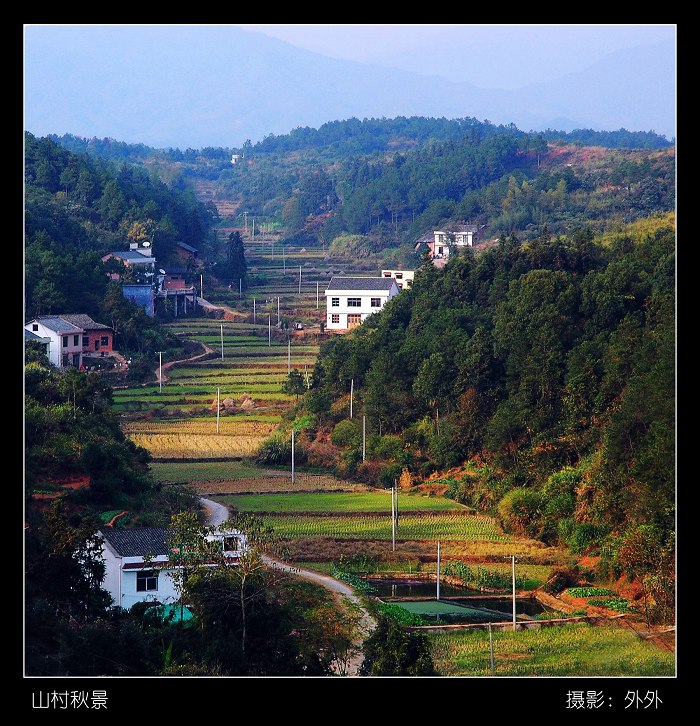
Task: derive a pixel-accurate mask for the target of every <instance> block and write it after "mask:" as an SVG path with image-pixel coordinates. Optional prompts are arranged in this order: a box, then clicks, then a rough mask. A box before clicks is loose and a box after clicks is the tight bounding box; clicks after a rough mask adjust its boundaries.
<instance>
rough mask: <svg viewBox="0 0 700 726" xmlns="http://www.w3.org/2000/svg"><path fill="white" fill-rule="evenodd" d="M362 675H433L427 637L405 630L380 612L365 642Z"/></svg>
mask: <svg viewBox="0 0 700 726" xmlns="http://www.w3.org/2000/svg"><path fill="white" fill-rule="evenodd" d="M363 651H364V656H365V657H364V660H363V661H362V665H361V666H360V671H359V674H360V675H363V676H434V675H437V674H436V672H435V666H434V664H433V659H432V656H431V655H430V644H429V643H428V639H427V638H426V637H425V636H424V635H422V634H419V633H414V632H410V631H408V630H406V629H405V628H404V627H403V626H401V625H400V624H399V623H397V622H396V621H395V620H394V619H393V618H387V617H386V616H383V615H380V616H379V619H378V622H377V627H376V628H375V630H374V631H373V632H372V635H370V636H369V638H367V640H366V641H365V644H364V647H363Z"/></svg>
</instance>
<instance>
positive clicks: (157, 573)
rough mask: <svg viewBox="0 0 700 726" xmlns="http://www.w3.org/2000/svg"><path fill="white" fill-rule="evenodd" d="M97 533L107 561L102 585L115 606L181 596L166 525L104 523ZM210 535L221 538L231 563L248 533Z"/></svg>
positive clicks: (232, 532)
mask: <svg viewBox="0 0 700 726" xmlns="http://www.w3.org/2000/svg"><path fill="white" fill-rule="evenodd" d="M98 534H99V535H100V537H102V540H103V545H102V557H103V559H104V564H105V577H104V580H103V583H102V587H103V588H104V589H105V590H106V591H107V592H108V593H109V594H110V595H111V596H112V607H121V608H124V609H129V608H131V607H132V606H133V605H134V604H136V603H137V602H144V601H146V602H154V603H156V602H157V603H161V604H162V605H166V604H169V603H173V602H176V601H177V600H178V597H179V595H178V591H177V587H176V585H175V582H174V581H173V578H172V573H173V572H174V567H171V568H168V566H167V563H168V558H169V555H170V548H169V545H168V539H169V536H170V531H169V530H168V528H167V527H135V528H133V529H113V528H111V527H105V528H104V529H102V530H100V531H99V532H98ZM207 539H208V540H220V541H221V545H222V547H223V550H224V555H225V556H226V557H227V558H230V559H231V563H232V564H235V562H236V560H237V559H238V557H239V556H240V554H241V552H243V551H244V550H245V549H246V547H247V544H246V537H245V535H244V534H242V533H241V532H238V531H235V530H232V531H230V532H223V533H216V534H212V535H208V536H207Z"/></svg>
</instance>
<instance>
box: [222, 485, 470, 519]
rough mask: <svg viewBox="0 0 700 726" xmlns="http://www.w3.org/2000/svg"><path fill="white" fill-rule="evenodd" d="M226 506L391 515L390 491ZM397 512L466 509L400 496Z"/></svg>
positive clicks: (261, 497)
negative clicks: (398, 510)
mask: <svg viewBox="0 0 700 726" xmlns="http://www.w3.org/2000/svg"><path fill="white" fill-rule="evenodd" d="M221 499H222V500H224V501H225V502H226V504H229V505H232V506H234V507H236V508H237V509H239V510H241V511H246V512H347V513H352V512H385V513H386V514H387V516H389V514H390V512H391V495H390V493H389V490H387V491H378V492H347V493H344V492H328V493H320V492H319V493H316V492H300V493H299V494H274V495H267V494H241V495H237V496H229V497H222V498H221ZM399 509H400V511H407V512H418V511H445V510H451V509H456V510H462V511H464V510H465V507H464V506H462V505H461V504H458V503H457V502H455V501H453V500H452V499H444V498H443V497H422V496H416V495H404V496H399Z"/></svg>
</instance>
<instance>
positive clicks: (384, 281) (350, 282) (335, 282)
mask: <svg viewBox="0 0 700 726" xmlns="http://www.w3.org/2000/svg"><path fill="white" fill-rule="evenodd" d="M394 285H396V283H395V282H394V280H393V278H391V277H345V276H344V275H343V277H338V276H337V275H334V276H333V277H332V278H331V281H330V282H329V283H328V287H327V288H326V290H391V288H392V286H394Z"/></svg>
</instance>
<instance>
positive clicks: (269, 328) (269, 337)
mask: <svg viewBox="0 0 700 726" xmlns="http://www.w3.org/2000/svg"><path fill="white" fill-rule="evenodd" d="M271 345H272V315H270V314H269V313H268V314H267V347H268V348H269V347H270V346H271Z"/></svg>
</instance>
